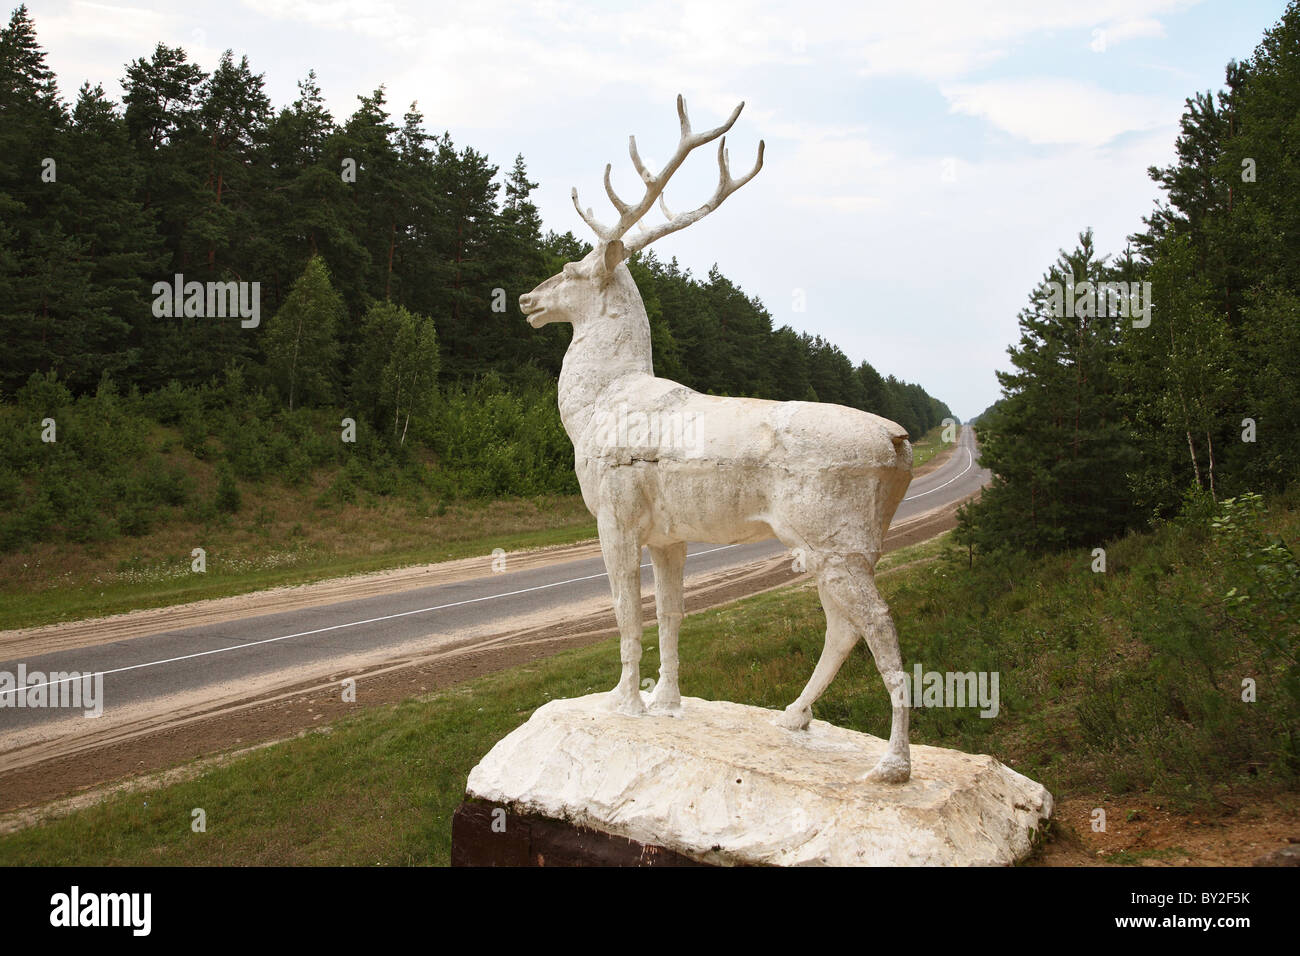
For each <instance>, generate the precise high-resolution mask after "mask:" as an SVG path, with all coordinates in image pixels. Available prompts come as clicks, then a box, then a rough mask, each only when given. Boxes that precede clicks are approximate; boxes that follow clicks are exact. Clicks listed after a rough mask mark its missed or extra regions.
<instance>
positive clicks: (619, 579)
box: [596, 515, 645, 714]
mask: <svg viewBox="0 0 1300 956" xmlns="http://www.w3.org/2000/svg"><path fill="white" fill-rule="evenodd" d="M596 529H597V531H598V532H599V533H600V550H601V553H602V554H603V555H604V557H605V569H606V570H607V571H608V572H609V587H610V591H611V592H613V595H614V617H615V618H616V619H617V620H618V632H619V659H620V660H621V661H622V664H623V672H622V676H620V677H619V681H618V686H617V687H615V688H614V689H613V690H612V691H611V692H610V694H609V705H610V708H611V709H613V710H616V711H618V712H619V713H623V714H644V713H645V704H644V703H643V702H642V700H641V687H640V682H641V542H640V541H639V540H638V539H637V535H636V532H635V531H634V530H633V529H631V528H627V527H625V526H624V525H622V524H621V523H620V522H619V521H617V520H616V519H615V518H614V517H613V516H612V515H602V516H598V517H597V519H596Z"/></svg>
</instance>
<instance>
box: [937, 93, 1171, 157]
mask: <svg viewBox="0 0 1300 956" xmlns="http://www.w3.org/2000/svg"><path fill="white" fill-rule="evenodd" d="M943 95H944V96H945V97H946V98H947V100H948V104H949V109H950V110H951V112H953V113H961V114H964V115H966V116H974V117H978V118H980V119H985V120H988V121H989V122H990V123H992V124H993V125H994V126H996V127H997V128H998V129H1000V130H1002V131H1003V132H1005V133H1009V134H1010V135H1012V136H1014V137H1016V138H1018V139H1023V140H1026V141H1027V142H1030V143H1033V144H1035V145H1044V144H1060V145H1075V146H1093V147H1095V146H1101V145H1103V144H1105V143H1108V142H1110V141H1111V140H1113V139H1114V138H1115V137H1116V136H1118V135H1120V134H1121V133H1127V132H1132V131H1141V130H1149V129H1152V128H1154V127H1156V126H1160V125H1162V124H1165V123H1168V122H1169V121H1170V112H1169V105H1170V104H1169V103H1168V102H1166V101H1164V100H1161V99H1159V98H1157V97H1151V96H1140V95H1137V94H1132V93H1113V92H1110V91H1109V90H1104V89H1102V88H1101V87H1099V86H1097V85H1096V84H1095V83H1086V82H1082V81H1079V80H1071V79H1063V78H1060V77H1049V76H1039V77H1017V78H1016V79H1008V80H992V81H989V82H986V83H975V84H966V85H958V86H952V87H946V88H945V89H944V90H943Z"/></svg>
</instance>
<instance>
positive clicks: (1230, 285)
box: [959, 0, 1300, 552]
mask: <svg viewBox="0 0 1300 956" xmlns="http://www.w3.org/2000/svg"><path fill="white" fill-rule="evenodd" d="M1298 49H1300V4H1298V3H1297V2H1296V0H1292V2H1291V3H1290V4H1289V5H1288V7H1287V9H1286V11H1285V12H1284V14H1283V15H1282V17H1281V19H1280V20H1279V21H1278V22H1277V23H1276V24H1275V25H1274V26H1273V27H1272V28H1271V29H1269V30H1268V31H1267V32H1266V33H1265V34H1264V37H1263V39H1262V40H1261V42H1260V43H1259V45H1258V46H1257V47H1256V49H1255V51H1254V54H1253V56H1252V57H1251V58H1249V59H1248V60H1245V61H1243V62H1236V61H1234V62H1231V63H1229V64H1228V66H1227V69H1226V78H1225V87H1224V89H1222V90H1220V91H1219V92H1218V93H1217V95H1213V94H1211V93H1208V92H1207V93H1197V94H1196V95H1195V96H1193V97H1191V98H1189V99H1188V100H1187V101H1186V106H1185V110H1184V112H1183V114H1182V119H1181V132H1180V135H1179V136H1178V139H1177V144H1176V146H1177V158H1176V160H1175V161H1174V162H1173V163H1172V164H1171V165H1169V166H1167V167H1163V168H1157V167H1152V168H1151V169H1150V175H1151V178H1152V179H1153V180H1154V181H1155V182H1157V183H1159V184H1160V186H1161V188H1162V190H1163V192H1164V198H1163V199H1162V200H1160V201H1158V202H1157V203H1156V206H1155V208H1154V210H1153V211H1152V212H1151V213H1150V214H1149V215H1147V216H1145V217H1143V219H1142V222H1143V226H1144V228H1143V229H1141V230H1140V231H1138V232H1137V233H1136V234H1134V235H1133V236H1131V237H1130V240H1129V243H1130V244H1129V246H1128V248H1126V249H1125V250H1124V251H1123V252H1122V253H1121V254H1120V255H1118V256H1115V257H1109V256H1104V255H1102V254H1100V253H1099V251H1098V250H1097V249H1096V248H1095V246H1094V242H1093V236H1092V233H1091V230H1085V231H1084V232H1083V233H1081V234H1080V235H1079V237H1078V241H1077V243H1076V244H1075V246H1074V248H1073V249H1071V250H1069V251H1064V250H1063V251H1062V252H1061V253H1060V256H1059V258H1058V259H1057V261H1056V262H1054V263H1052V264H1051V265H1050V266H1049V268H1048V270H1047V272H1046V273H1045V274H1044V276H1043V279H1042V281H1041V282H1040V283H1039V285H1038V286H1037V287H1035V288H1034V289H1033V290H1032V291H1031V293H1030V295H1029V301H1028V303H1027V305H1026V306H1025V308H1024V309H1023V310H1022V311H1021V312H1020V315H1019V325H1020V339H1019V341H1018V342H1017V343H1016V344H1014V345H1012V346H1011V347H1010V348H1009V349H1008V352H1009V354H1010V356H1011V364H1012V369H1011V370H1010V371H1008V372H1005V373H1003V372H999V373H998V379H999V382H1000V383H1001V386H1002V397H1001V398H1000V400H999V401H998V402H996V403H995V404H994V405H993V406H992V407H990V408H989V409H987V410H985V412H983V413H981V415H980V416H979V419H978V422H979V426H980V438H981V442H982V446H983V460H984V463H985V464H986V465H988V467H989V468H990V469H991V470H992V471H993V473H994V479H993V483H992V485H991V486H990V487H989V488H987V489H986V490H985V492H984V495H983V498H982V500H981V501H979V502H978V503H977V504H975V505H972V506H970V507H968V508H966V509H965V510H964V512H963V515H962V519H961V522H962V523H961V527H960V529H959V536H960V537H961V538H962V540H964V541H966V542H968V543H970V544H972V545H974V546H975V547H977V548H979V549H981V550H985V551H995V550H997V549H999V548H1012V549H1016V550H1024V551H1031V552H1036V551H1049V550H1055V549H1058V548H1064V547H1071V546H1080V545H1096V544H1099V543H1101V542H1103V541H1105V540H1107V539H1110V538H1113V537H1115V536H1117V535H1119V534H1122V533H1123V532H1125V531H1127V530H1129V529H1135V528H1141V527H1144V526H1147V525H1149V524H1150V523H1151V522H1153V521H1156V520H1160V519H1167V518H1170V517H1173V516H1175V515H1177V514H1179V513H1185V512H1188V511H1191V512H1196V513H1200V514H1206V513H1211V512H1213V511H1214V510H1215V509H1216V508H1217V507H1218V503H1220V502H1222V501H1224V500H1225V499H1228V498H1236V497H1239V496H1242V495H1244V494H1247V493H1251V492H1258V493H1265V494H1267V493H1269V492H1274V491H1277V490H1280V489H1282V488H1283V487H1285V486H1286V485H1287V484H1288V483H1289V482H1291V481H1293V480H1294V479H1295V477H1296V475H1297V474H1300V376H1298V375H1297V369H1300V200H1298V197H1300V138H1298V137H1297V136H1296V117H1297V116H1300V55H1297V50H1298ZM1114 292H1118V293H1120V294H1118V295H1117V294H1113V293H1114Z"/></svg>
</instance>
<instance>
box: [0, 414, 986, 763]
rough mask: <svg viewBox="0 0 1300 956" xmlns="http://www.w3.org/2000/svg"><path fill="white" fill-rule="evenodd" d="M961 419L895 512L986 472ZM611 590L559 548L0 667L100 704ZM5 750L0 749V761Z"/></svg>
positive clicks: (747, 548)
mask: <svg viewBox="0 0 1300 956" xmlns="http://www.w3.org/2000/svg"><path fill="white" fill-rule="evenodd" d="M976 454H977V453H976V451H975V446H974V437H973V433H972V431H971V429H969V428H963V429H962V431H961V436H960V438H959V439H958V447H957V448H956V449H955V450H954V452H953V454H952V455H951V456H949V458H948V460H947V461H945V462H944V463H943V464H942V465H941V466H940V467H938V468H937V469H935V470H934V471H932V472H930V473H928V474H926V475H923V476H921V477H919V478H915V479H914V480H913V482H912V485H911V486H910V487H909V488H908V492H907V496H906V497H905V498H904V500H903V503H902V505H901V506H900V507H899V510H898V514H897V515H896V516H895V519H894V523H895V524H897V523H898V522H900V521H901V520H903V519H906V518H909V517H912V516H915V515H919V514H922V513H924V512H927V511H931V510H934V509H937V508H942V507H945V506H947V505H951V504H952V503H953V502H956V501H961V500H963V499H965V498H967V497H969V496H970V495H973V494H974V493H975V492H976V491H978V490H979V488H980V487H981V486H983V485H984V484H986V483H987V481H988V478H989V475H988V472H987V470H985V469H983V468H981V467H980V465H979V462H978V459H977V457H976ZM785 550H786V549H785V548H784V547H783V546H782V545H781V544H780V542H778V541H775V540H772V541H764V542H759V543H756V544H745V545H729V546H718V545H710V544H696V545H692V546H691V547H690V549H689V552H688V554H689V557H688V558H687V565H686V574H687V577H688V579H689V578H690V577H693V576H697V575H704V574H713V573H717V572H719V571H723V570H725V569H727V568H735V567H739V566H744V565H748V564H752V563H754V562H757V561H761V560H764V559H769V558H771V557H774V556H776V555H779V554H782V553H784V552H785ZM642 586H643V588H645V589H646V591H647V593H650V591H651V590H652V588H653V575H652V573H651V570H650V559H649V554H648V553H646V552H643V563H642ZM601 599H603V600H604V601H605V602H606V603H608V602H609V600H610V593H609V583H608V581H607V579H606V575H605V566H604V562H603V560H602V559H601V558H600V557H594V558H588V559H582V560H569V561H563V562H560V563H555V564H549V565H544V566H541V567H533V568H530V569H528V570H520V571H513V572H512V571H506V572H503V573H498V574H492V573H488V574H485V575H484V576H483V577H479V578H473V579H469V580H462V581H457V582H453V583H447V584H441V585H437V586H432V587H417V588H410V589H407V590H401V591H397V592H394V593H389V594H381V595H377V596H372V597H366V598H362V599H358V600H348V601H341V602H336V603H331V604H322V605H319V606H315V607H310V608H306V609H299V610H295V611H289V612H283V613H272V614H261V615H259V616H250V617H244V618H239V619H235V620H228V621H224V622H221V623H217V624H210V625H205V626H202V627H190V628H185V629H182V630H171V631H162V632H159V633H156V634H147V635H144V636H139V637H134V638H131V639H129V640H120V641H114V642H111V643H105V644H99V645H95V646H89V647H80V648H75V649H71V650H67V651H60V652H56V653H50V654H44V655H40V656H36V657H31V658H25V659H21V661H20V660H18V659H15V660H8V661H3V662H0V671H5V672H8V673H11V674H12V673H16V672H17V669H18V664H19V663H20V662H21V663H23V664H25V665H26V670H27V672H28V673H31V672H32V671H41V672H43V673H45V674H48V673H50V672H52V671H59V672H73V671H75V672H79V673H82V674H86V673H102V674H103V699H104V701H105V711H106V712H107V711H109V710H110V709H112V708H116V707H121V706H125V705H131V704H146V703H148V702H150V701H153V700H155V699H157V698H161V697H166V696H170V695H178V694H184V693H188V692H193V691H196V690H201V689H202V688H204V687H205V686H208V685H213V684H227V685H229V684H232V683H236V684H237V683H239V682H245V681H246V682H252V681H253V680H255V679H263V678H265V677H267V675H274V674H276V673H277V672H288V671H292V670H294V669H297V668H301V667H306V666H312V665H319V664H321V662H324V661H328V660H330V659H334V658H341V657H344V656H348V655H354V654H356V653H358V652H359V651H363V650H364V651H365V652H367V653H369V652H382V651H383V649H384V648H386V647H392V648H393V649H394V653H397V652H398V650H397V649H398V648H400V647H403V646H406V647H408V648H409V646H410V644H411V642H412V641H427V642H429V644H430V645H435V644H436V643H437V642H439V641H451V640H455V639H457V638H458V637H460V638H463V637H464V635H465V634H466V633H467V632H469V631H471V630H472V631H474V632H482V631H483V629H484V628H485V627H487V628H491V627H493V626H494V625H496V624H497V623H499V624H500V625H501V627H502V628H505V627H508V626H509V624H510V622H511V621H512V620H519V619H521V618H523V617H525V616H531V617H533V618H534V619H535V618H537V617H538V616H540V617H546V616H553V617H554V619H555V620H564V619H565V612H566V609H569V608H571V607H572V606H574V605H576V604H579V603H581V602H583V601H592V600H601ZM67 716H69V714H68V711H66V710H58V709H52V708H43V709H29V708H14V707H12V706H8V707H3V708H0V735H4V734H6V733H10V732H14V731H19V730H23V729H27V728H32V727H35V726H37V725H40V724H42V723H44V722H48V721H53V720H56V719H63V718H66V717H67ZM2 764H3V754H0V769H2Z"/></svg>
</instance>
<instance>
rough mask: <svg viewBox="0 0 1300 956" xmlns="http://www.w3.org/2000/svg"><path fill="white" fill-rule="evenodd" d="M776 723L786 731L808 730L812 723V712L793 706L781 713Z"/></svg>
mask: <svg viewBox="0 0 1300 956" xmlns="http://www.w3.org/2000/svg"><path fill="white" fill-rule="evenodd" d="M775 723H776V725H777V726H778V727H784V728H785V729H786V730H807V729H808V725H809V724H810V723H812V711H811V710H809V709H806V708H803V707H796V706H795V705H794V704H791V705H790V706H789V707H787V708H786V709H785V710H783V711H782V712H781V713H780V715H779V716H778V717H777V718H776V720H775Z"/></svg>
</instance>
